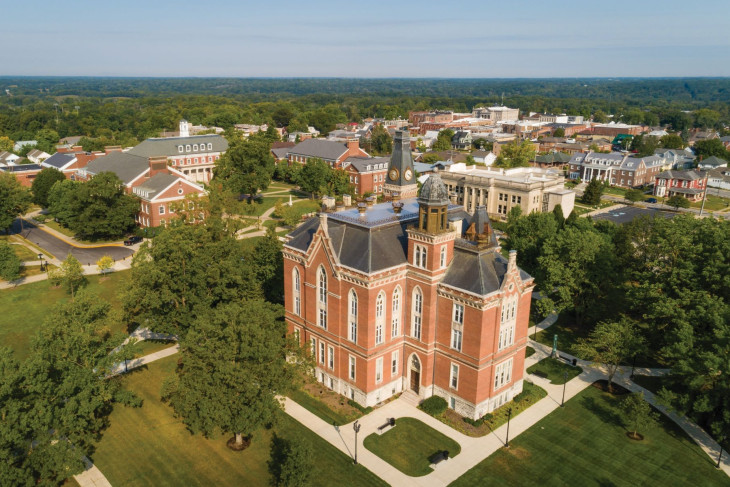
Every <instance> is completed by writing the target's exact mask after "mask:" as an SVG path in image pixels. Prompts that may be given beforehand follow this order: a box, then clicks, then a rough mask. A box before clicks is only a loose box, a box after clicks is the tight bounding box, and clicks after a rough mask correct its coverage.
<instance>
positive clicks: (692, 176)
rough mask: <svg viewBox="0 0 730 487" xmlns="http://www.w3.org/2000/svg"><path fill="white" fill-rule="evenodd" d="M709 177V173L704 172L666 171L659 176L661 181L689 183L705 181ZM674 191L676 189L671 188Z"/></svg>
mask: <svg viewBox="0 0 730 487" xmlns="http://www.w3.org/2000/svg"><path fill="white" fill-rule="evenodd" d="M705 177H707V173H705V172H702V171H672V170H669V171H664V172H661V173H659V174H657V178H659V179H680V180H683V181H684V180H687V181H694V180H697V179H704V178H705ZM671 189H672V191H674V190H675V189H676V188H671Z"/></svg>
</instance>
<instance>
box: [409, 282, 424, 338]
mask: <svg viewBox="0 0 730 487" xmlns="http://www.w3.org/2000/svg"><path fill="white" fill-rule="evenodd" d="M419 298H420V299H419ZM412 301H413V304H412V310H411V336H412V337H413V338H415V339H416V340H420V339H421V334H422V333H423V293H422V292H421V289H420V288H419V287H415V288H414V289H413V300H412ZM419 304H420V309H419V306H418V305H419Z"/></svg>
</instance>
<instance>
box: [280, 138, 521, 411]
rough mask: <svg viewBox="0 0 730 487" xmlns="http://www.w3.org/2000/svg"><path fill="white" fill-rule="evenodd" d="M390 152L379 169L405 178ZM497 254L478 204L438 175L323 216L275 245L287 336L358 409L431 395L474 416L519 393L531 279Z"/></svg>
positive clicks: (400, 160)
mask: <svg viewBox="0 0 730 487" xmlns="http://www.w3.org/2000/svg"><path fill="white" fill-rule="evenodd" d="M395 152H396V151H395V150H394V157H393V158H392V159H391V164H390V168H389V173H390V170H394V169H395V170H397V171H398V173H400V174H402V173H403V172H405V171H407V170H409V169H410V171H412V161H410V167H408V160H407V159H409V157H406V156H404V154H403V153H399V154H398V155H397V157H396V156H395ZM408 155H410V152H408ZM394 176H395V173H394ZM396 183H397V180H396V178H393V181H392V182H391V184H392V185H396ZM401 183H402V184H405V185H406V186H410V183H409V182H408V181H401ZM405 189H406V190H404V191H403V194H407V193H408V189H409V188H405ZM499 250H500V249H499V246H498V244H497V240H496V238H495V236H494V233H493V232H492V228H491V226H490V224H489V218H488V216H487V212H486V208H485V207H478V208H477V211H476V212H475V214H474V215H473V216H471V215H469V214H468V213H466V212H465V211H464V210H463V208H461V207H458V206H456V205H451V204H450V203H449V199H448V193H447V189H446V186H445V185H444V183H443V181H442V180H441V178H440V176H439V175H438V173H435V174H432V175H431V176H430V177H429V179H428V180H427V181H426V182H425V183H424V185H423V187H422V188H421V192H420V195H419V197H418V198H408V199H404V200H396V201H394V202H392V203H383V204H378V205H374V206H370V207H369V206H367V205H365V204H364V203H363V204H361V205H360V206H359V207H358V208H357V209H349V210H342V211H337V212H334V213H321V214H320V215H319V217H316V218H311V219H309V220H308V221H307V222H305V223H304V224H303V225H302V226H300V227H299V228H297V229H296V230H294V231H293V232H292V233H291V234H289V235H288V237H287V242H286V244H285V245H284V249H283V254H284V280H285V307H286V321H287V323H288V327H289V331H290V332H291V333H293V334H294V336H296V337H297V338H298V340H299V341H300V343H301V344H302V345H305V346H307V347H308V348H309V350H310V351H311V353H312V354H313V355H314V358H315V361H316V370H315V374H316V378H317V380H318V381H320V382H322V383H323V384H325V385H326V386H327V387H329V388H330V389H332V390H334V391H336V392H338V393H340V394H343V395H345V396H347V397H349V398H351V399H353V400H355V401H357V402H358V403H359V404H362V405H365V406H372V405H375V404H378V403H380V402H382V401H384V400H386V399H388V398H389V397H391V396H393V395H395V394H397V393H399V392H403V391H406V392H405V393H406V394H411V395H413V394H415V395H417V396H418V397H419V398H426V397H429V396H432V395H434V394H435V395H439V396H441V397H443V398H445V399H446V400H447V402H448V404H449V407H450V408H452V409H454V410H456V411H457V412H458V413H459V414H462V415H464V416H467V417H470V418H478V417H481V416H483V415H484V414H486V413H488V412H490V411H492V410H494V409H496V408H498V407H500V406H502V405H503V404H504V403H505V402H507V401H510V400H511V399H512V398H513V397H514V396H515V395H516V394H518V393H519V392H521V391H522V385H523V370H524V359H525V346H526V343H527V327H528V320H529V311H530V299H531V295H532V289H533V279H532V278H531V277H530V276H529V275H527V274H526V273H524V272H523V271H521V270H520V269H519V268H518V267H517V265H516V253H515V252H510V256H509V259H506V258H504V257H503V256H502V255H501V253H500V251H499Z"/></svg>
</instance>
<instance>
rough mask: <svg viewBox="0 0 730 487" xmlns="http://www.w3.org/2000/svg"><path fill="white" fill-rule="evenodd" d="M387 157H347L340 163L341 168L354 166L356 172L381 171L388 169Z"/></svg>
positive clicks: (388, 160) (388, 159)
mask: <svg viewBox="0 0 730 487" xmlns="http://www.w3.org/2000/svg"><path fill="white" fill-rule="evenodd" d="M389 162H390V158H389V157H348V158H347V159H345V160H344V161H343V163H342V168H343V169H346V168H348V167H350V166H352V167H354V168H355V169H356V170H357V172H360V173H365V172H370V171H381V170H383V169H388V163H389Z"/></svg>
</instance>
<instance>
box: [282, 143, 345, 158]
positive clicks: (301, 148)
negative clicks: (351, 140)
mask: <svg viewBox="0 0 730 487" xmlns="http://www.w3.org/2000/svg"><path fill="white" fill-rule="evenodd" d="M345 152H347V144H345V143H344V142H337V141H333V140H323V139H306V140H303V141H301V142H299V143H298V144H297V145H295V146H294V147H292V148H291V149H289V154H294V155H298V156H305V157H318V158H320V159H324V160H326V161H336V160H337V159H339V158H340V157H342V155H343V154H344V153H345Z"/></svg>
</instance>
